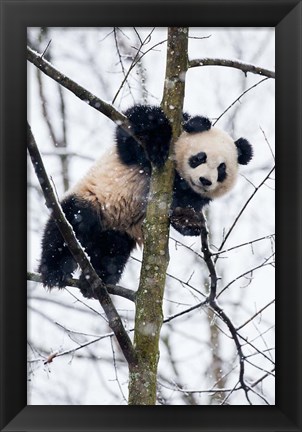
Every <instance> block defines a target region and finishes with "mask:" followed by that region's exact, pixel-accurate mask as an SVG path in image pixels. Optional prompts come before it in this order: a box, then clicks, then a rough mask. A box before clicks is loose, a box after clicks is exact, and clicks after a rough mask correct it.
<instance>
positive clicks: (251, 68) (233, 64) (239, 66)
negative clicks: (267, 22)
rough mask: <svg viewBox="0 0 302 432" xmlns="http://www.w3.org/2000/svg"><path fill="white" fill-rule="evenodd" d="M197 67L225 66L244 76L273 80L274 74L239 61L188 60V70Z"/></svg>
mask: <svg viewBox="0 0 302 432" xmlns="http://www.w3.org/2000/svg"><path fill="white" fill-rule="evenodd" d="M198 66H226V67H231V68H235V69H239V70H241V71H242V72H244V74H245V75H246V74H247V73H248V72H250V73H253V74H257V75H262V76H266V77H268V78H275V72H274V71H271V70H269V69H264V68H261V67H259V66H255V65H253V64H250V63H243V62H241V61H240V60H228V59H219V58H201V59H193V60H189V68H193V67H198Z"/></svg>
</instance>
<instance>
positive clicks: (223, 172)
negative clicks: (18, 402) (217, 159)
mask: <svg viewBox="0 0 302 432" xmlns="http://www.w3.org/2000/svg"><path fill="white" fill-rule="evenodd" d="M217 171H218V177H217V181H219V182H223V181H224V180H225V179H226V176H227V173H226V164H225V163H224V162H222V163H221V164H220V165H219V167H218V168H217Z"/></svg>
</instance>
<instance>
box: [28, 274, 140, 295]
mask: <svg viewBox="0 0 302 432" xmlns="http://www.w3.org/2000/svg"><path fill="white" fill-rule="evenodd" d="M27 280H29V281H33V282H40V283H42V277H41V275H40V274H39V273H31V272H27ZM66 286H69V287H72V288H81V284H80V281H79V279H74V278H70V279H69V280H68V281H67V284H66ZM106 288H107V291H108V293H109V294H112V295H116V296H120V297H124V298H125V299H127V300H130V301H132V302H134V301H135V292H134V291H132V290H130V289H128V288H124V287H122V286H119V285H106Z"/></svg>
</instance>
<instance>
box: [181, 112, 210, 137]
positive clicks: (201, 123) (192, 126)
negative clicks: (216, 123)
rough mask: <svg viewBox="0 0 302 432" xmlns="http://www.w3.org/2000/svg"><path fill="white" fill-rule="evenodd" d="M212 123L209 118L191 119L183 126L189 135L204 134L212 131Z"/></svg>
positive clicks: (198, 117)
mask: <svg viewBox="0 0 302 432" xmlns="http://www.w3.org/2000/svg"><path fill="white" fill-rule="evenodd" d="M211 126H212V123H211V121H210V120H209V119H208V118H207V117H202V116H195V117H191V118H189V119H188V121H186V122H185V123H184V125H183V129H184V130H185V131H186V132H188V133H196V132H204V131H207V130H209V129H211Z"/></svg>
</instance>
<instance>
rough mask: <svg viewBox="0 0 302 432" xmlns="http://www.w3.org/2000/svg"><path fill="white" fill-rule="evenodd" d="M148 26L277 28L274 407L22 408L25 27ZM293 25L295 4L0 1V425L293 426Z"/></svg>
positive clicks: (296, 330) (297, 402) (297, 302)
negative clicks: (275, 385)
mask: <svg viewBox="0 0 302 432" xmlns="http://www.w3.org/2000/svg"><path fill="white" fill-rule="evenodd" d="M218 11H219V13H218ZM79 17H80V18H79ZM154 23H155V24H156V25H158V26H168V25H171V24H172V25H173V26H178V25H184V24H185V25H190V26H199V27H200V26H243V27H244V26H252V27H253V26H274V27H275V28H276V60H277V61H276V75H277V80H276V132H277V134H276V137H277V193H276V197H277V220H276V222H277V245H278V250H277V266H276V272H277V276H278V278H277V281H278V282H277V287H276V291H277V302H276V308H277V372H276V374H277V388H276V396H277V398H276V405H275V406H269V407H265V406H252V407H246V406H242V407H241V406H230V407H218V406H215V407H212V406H211V407H209V406H207V407H193V406H186V407H180V406H166V407H162V406H161V407H159V406H156V407H155V406H154V407H143V406H141V407H125V406H81V407H79V406H77V407H73V406H26V395H27V390H26V321H27V316H26V289H25V287H26V277H25V271H26V249H27V246H26V245H27V239H26V208H27V205H26V181H25V180H26V156H27V153H26V144H25V142H26V133H25V131H26V116H25V113H26V58H25V51H26V50H25V41H26V28H27V27H28V26H32V27H33V26H44V25H45V26H47V25H51V26H100V25H101V26H110V25H123V26H132V25H137V26H148V25H153V24H154ZM301 24H302V23H301V1H300V0H299V1H297V0H280V1H276V0H264V1H259V2H255V1H253V2H252V1H240V2H238V1H234V0H232V1H227V0H218V1H202V0H198V1H194V0H188V1H175V0H171V1H170V0H163V1H161V2H158V1H153V2H151V1H143V0H134V1H128V0H125V1H123V2H122V1H114V0H111V1H110V2H108V1H89V0H87V1H77V0H65V1H61V2H55V1H50V0H41V1H39V2H31V1H28V0H23V1H22V0H20V1H14V2H12V1H10V0H2V1H1V69H2V71H1V72H2V74H1V76H2V80H1V108H2V109H1V131H2V133H1V157H0V161H1V183H0V185H1V273H0V274H1V291H0V295H1V299H0V304H1V314H0V316H1V407H0V408H1V415H0V418H1V430H3V431H15V430H16V431H17V430H28V431H31V430H40V431H43V430H48V431H53V430H70V429H72V430H75V431H82V430H83V431H88V430H89V431H90V430H91V431H93V430H98V431H141V430H145V431H167V432H168V431H197V430H202V431H207V430H211V431H213V430H215V431H216V430H217V431H218V430H221V431H227V430H236V429H239V430H263V431H265V430H278V431H299V430H301V414H300V406H301V402H302V401H301V294H300V292H299V290H300V286H301V272H300V270H299V266H300V260H301V231H300V230H301V184H302V182H301V171H302V170H301V100H302V98H301V76H302V70H301V61H300V59H301V52H302V51H301V48H302V46H301V28H302V25H301Z"/></svg>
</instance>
